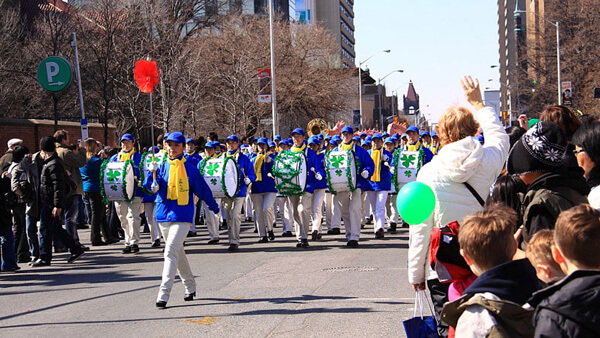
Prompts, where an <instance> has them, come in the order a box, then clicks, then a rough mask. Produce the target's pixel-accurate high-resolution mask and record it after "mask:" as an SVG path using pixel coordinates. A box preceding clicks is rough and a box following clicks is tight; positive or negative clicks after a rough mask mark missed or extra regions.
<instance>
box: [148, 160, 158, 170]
mask: <svg viewBox="0 0 600 338" xmlns="http://www.w3.org/2000/svg"><path fill="white" fill-rule="evenodd" d="M148 169H150V171H157V170H158V162H154V161H152V162H150V163H148Z"/></svg>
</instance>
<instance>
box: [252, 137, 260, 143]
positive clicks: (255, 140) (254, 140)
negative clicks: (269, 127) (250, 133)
mask: <svg viewBox="0 0 600 338" xmlns="http://www.w3.org/2000/svg"><path fill="white" fill-rule="evenodd" d="M257 141H258V139H257V138H256V137H251V138H250V144H252V143H254V142H257Z"/></svg>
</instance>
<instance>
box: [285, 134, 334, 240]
mask: <svg viewBox="0 0 600 338" xmlns="http://www.w3.org/2000/svg"><path fill="white" fill-rule="evenodd" d="M304 138H305V137H304V130H302V128H296V129H294V130H293V131H292V139H293V140H294V145H293V146H292V148H291V149H290V151H292V152H295V153H299V152H303V153H304V155H305V156H306V166H307V168H308V179H307V183H306V190H305V191H304V193H303V194H302V195H301V196H288V201H290V204H291V206H292V212H293V215H294V217H293V218H294V228H295V230H296V239H297V240H298V243H297V244H296V247H297V248H308V247H309V245H308V231H309V227H310V221H311V216H312V207H313V193H314V191H315V186H316V181H321V180H323V179H324V178H325V169H324V168H323V163H321V162H320V161H319V159H318V157H317V153H315V151H314V150H312V149H310V148H309V147H307V146H306V143H305V142H304Z"/></svg>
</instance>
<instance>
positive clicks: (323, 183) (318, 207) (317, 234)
mask: <svg viewBox="0 0 600 338" xmlns="http://www.w3.org/2000/svg"><path fill="white" fill-rule="evenodd" d="M319 136H322V135H321V134H318V135H313V136H311V137H309V138H308V146H309V147H310V149H312V150H313V151H314V152H315V153H316V154H317V157H316V158H317V161H319V163H320V166H321V167H323V168H324V167H325V163H324V160H325V153H324V152H323V151H321V140H320V139H319ZM326 189H327V180H323V179H322V180H317V181H316V182H315V191H314V193H313V205H312V234H311V237H312V238H311V239H312V240H313V241H316V240H319V239H321V237H322V235H321V219H322V217H323V199H324V198H325V190H326Z"/></svg>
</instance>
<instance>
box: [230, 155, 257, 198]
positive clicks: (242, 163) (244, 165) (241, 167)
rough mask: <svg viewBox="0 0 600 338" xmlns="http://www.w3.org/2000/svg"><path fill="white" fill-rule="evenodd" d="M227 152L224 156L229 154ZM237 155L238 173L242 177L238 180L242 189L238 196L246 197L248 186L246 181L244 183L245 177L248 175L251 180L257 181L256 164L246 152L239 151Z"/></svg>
mask: <svg viewBox="0 0 600 338" xmlns="http://www.w3.org/2000/svg"><path fill="white" fill-rule="evenodd" d="M227 153H228V152H227ZM227 153H225V154H224V155H223V156H227ZM236 157H237V159H236V162H237V165H238V173H239V177H240V181H239V182H238V185H239V187H240V190H239V192H238V194H237V196H236V197H246V190H247V189H248V186H246V183H244V177H248V178H249V179H250V181H251V182H254V181H256V174H255V173H254V165H252V162H250V159H249V158H248V156H247V155H245V154H242V153H241V151H240V152H238V154H237V155H236Z"/></svg>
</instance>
